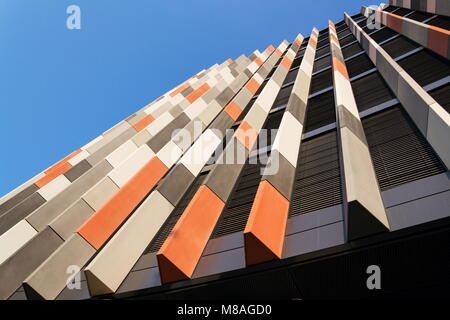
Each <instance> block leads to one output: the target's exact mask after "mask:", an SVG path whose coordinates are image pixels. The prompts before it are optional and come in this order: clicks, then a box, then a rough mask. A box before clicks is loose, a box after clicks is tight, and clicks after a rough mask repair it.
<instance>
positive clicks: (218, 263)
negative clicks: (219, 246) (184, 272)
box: [192, 248, 245, 278]
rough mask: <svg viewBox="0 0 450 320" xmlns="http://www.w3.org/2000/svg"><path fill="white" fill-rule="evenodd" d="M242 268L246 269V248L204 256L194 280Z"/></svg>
mask: <svg viewBox="0 0 450 320" xmlns="http://www.w3.org/2000/svg"><path fill="white" fill-rule="evenodd" d="M241 268H245V251H244V248H238V249H234V250H229V251H224V252H220V253H216V254H211V255H208V256H203V257H202V258H201V259H200V261H199V262H198V265H197V267H196V268H195V271H194V274H193V275H192V278H200V277H205V276H209V275H212V274H218V273H222V272H227V271H231V270H236V269H241Z"/></svg>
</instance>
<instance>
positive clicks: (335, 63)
mask: <svg viewBox="0 0 450 320" xmlns="http://www.w3.org/2000/svg"><path fill="white" fill-rule="evenodd" d="M333 70H334V71H339V72H340V73H341V74H342V75H343V76H344V77H345V78H346V79H347V80H349V77H348V73H347V68H346V67H345V65H344V64H343V63H342V62H341V61H339V59H337V58H335V57H333Z"/></svg>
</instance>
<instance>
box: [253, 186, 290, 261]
mask: <svg viewBox="0 0 450 320" xmlns="http://www.w3.org/2000/svg"><path fill="white" fill-rule="evenodd" d="M288 211H289V201H288V200H287V199H286V198H285V197H284V196H283V195H282V194H281V193H279V192H278V190H277V189H275V188H274V187H273V186H272V185H271V184H270V183H269V182H268V181H261V183H260V184H259V187H258V191H257V192H256V196H255V200H254V202H253V206H252V209H251V211H250V216H249V218H248V221H247V225H246V226H245V230H244V242H245V261H246V264H247V265H251V264H255V263H261V262H264V261H269V260H273V259H278V258H281V253H282V250H283V243H284V235H285V231H286V222H287V217H288Z"/></svg>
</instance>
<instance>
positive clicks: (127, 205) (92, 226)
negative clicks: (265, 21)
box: [24, 58, 249, 299]
mask: <svg viewBox="0 0 450 320" xmlns="http://www.w3.org/2000/svg"><path fill="white" fill-rule="evenodd" d="M248 64H249V60H248V59H247V58H246V59H241V61H240V64H237V65H234V66H233V69H234V68H236V70H242V69H243V68H244V67H245V66H246V65H248ZM234 74H235V75H236V77H234V76H227V77H225V74H224V75H222V76H224V78H226V79H222V80H223V81H222V80H219V81H213V82H212V83H211V82H209V84H208V85H210V86H211V90H207V91H205V92H201V93H200V94H198V96H196V97H194V98H192V99H191V100H190V102H193V103H192V104H191V105H190V106H189V107H187V108H186V110H185V111H184V114H185V115H186V117H187V118H188V119H191V117H195V115H197V114H202V110H204V111H206V110H209V109H214V108H215V107H217V106H219V107H220V106H221V104H222V103H226V102H219V100H220V99H226V96H227V95H229V93H226V92H227V88H228V87H229V86H231V85H232V84H233V83H234V84H236V83H238V82H239V81H241V77H240V75H241V74H242V73H241V72H237V73H234ZM222 76H221V77H220V78H222ZM200 88H201V86H200V87H198V88H197V89H196V90H199V89H200ZM214 88H216V89H219V90H217V91H216V93H214V94H212V97H213V98H214V97H216V98H215V99H213V100H212V101H211V102H210V103H209V104H206V102H205V101H204V99H209V98H205V95H206V94H208V93H210V92H211V91H212V90H214ZM195 92H196V91H195V90H194V91H192V92H191V93H189V94H188V95H187V96H186V97H189V96H190V95H191V94H192V93H195ZM191 97H192V96H191ZM194 100H195V102H194ZM194 119H197V118H194ZM211 120H212V119H211ZM209 121H210V120H209ZM208 124H209V123H203V126H201V128H200V130H201V131H202V130H204V128H205V127H206V126H207V125H208ZM187 125H188V124H187ZM174 129H175V128H174ZM154 139H157V141H160V143H157V144H155V145H152V147H153V148H154V149H155V150H157V151H156V152H153V151H152V149H150V147H149V146H150V145H149V143H150V142H154V141H155V140H154ZM167 139H168V140H167ZM150 142H149V143H147V144H145V145H142V146H141V148H139V149H138V150H136V151H135V152H134V153H133V154H131V156H130V157H128V158H127V160H126V161H125V163H126V164H127V165H126V166H125V167H124V168H121V169H120V170H118V171H117V172H114V170H113V171H112V172H111V176H109V178H110V179H111V180H112V181H113V182H114V183H116V184H117V185H118V187H119V190H117V191H116V192H115V193H114V195H113V196H112V197H111V198H110V199H109V200H107V201H106V203H104V204H103V205H101V206H99V208H98V210H97V211H96V212H95V213H93V214H92V216H91V217H90V218H89V219H88V220H87V221H86V222H85V223H84V224H83V225H82V226H81V227H80V228H78V229H77V230H76V233H75V234H74V235H72V236H71V237H70V238H69V239H68V240H67V241H66V242H65V243H64V244H63V246H61V247H60V248H59V249H58V250H57V251H56V252H55V253H54V254H53V255H52V256H51V257H49V258H48V259H47V260H46V261H45V262H44V263H43V264H41V265H40V266H39V267H38V268H37V269H36V270H35V271H34V272H33V273H32V274H31V275H30V276H29V277H28V278H27V279H26V280H25V282H24V288H25V290H26V292H27V295H30V296H40V297H44V298H46V299H54V298H55V297H56V296H57V295H58V294H59V293H60V292H61V290H62V289H63V288H64V285H65V280H64V277H65V274H64V270H65V269H66V268H67V266H68V265H71V264H75V265H79V266H80V267H83V266H84V265H85V264H86V262H87V261H88V260H89V259H91V258H92V257H93V256H94V255H95V254H96V253H97V251H98V250H99V249H100V248H101V247H102V246H104V245H105V244H106V243H107V242H108V240H109V238H110V237H111V236H112V235H113V234H114V233H115V231H116V229H117V228H118V227H120V225H121V224H122V223H123V222H124V221H125V219H127V217H128V216H129V215H130V214H132V213H133V211H134V209H137V211H136V213H137V212H139V208H140V207H142V206H144V203H146V202H150V203H152V202H153V203H154V202H155V201H157V202H158V205H159V206H160V207H159V208H158V210H162V211H164V210H167V209H168V208H169V207H170V206H169V205H168V203H167V202H164V201H163V199H162V198H161V197H159V198H158V197H157V196H147V194H148V193H149V192H150V191H151V189H152V188H153V186H154V185H155V184H156V183H157V182H158V181H159V180H160V179H161V177H162V176H163V175H164V174H165V173H166V172H167V171H168V170H169V168H170V167H171V166H172V165H173V164H174V162H175V161H176V159H177V158H178V157H179V156H180V155H181V154H182V153H183V150H182V149H181V148H180V147H179V146H177V145H176V144H175V143H174V141H172V140H171V136H170V135H169V136H167V137H163V136H159V135H155V136H154V138H153V139H151V140H150ZM140 150H141V151H142V152H141V151H140ZM146 150H147V151H146ZM148 150H149V151H148ZM134 155H136V157H135V156H134ZM119 168H120V166H119V167H117V169H119ZM139 168H141V169H139ZM113 173H114V174H113ZM101 191H102V189H99V190H98V192H97V194H98V195H97V196H102V194H103V193H102V192H101ZM83 198H84V199H85V201H86V202H88V203H89V204H92V202H91V201H90V200H92V198H91V197H88V195H85V196H83ZM144 199H146V200H144ZM143 200H144V201H143ZM144 208H145V206H144ZM132 220H134V219H131V218H130V219H129V220H128V221H132ZM139 227H145V225H142V224H139ZM142 234H145V232H144V231H142ZM122 244H125V245H126V246H127V245H128V244H127V243H122ZM127 248H128V249H127V250H128V251H129V252H135V251H134V250H135V249H136V248H134V247H133V248H129V247H127ZM109 268H110V265H109ZM48 278H52V279H53V281H52V282H51V283H48V282H47V281H45V279H48ZM91 279H92V278H91ZM91 281H92V280H91Z"/></svg>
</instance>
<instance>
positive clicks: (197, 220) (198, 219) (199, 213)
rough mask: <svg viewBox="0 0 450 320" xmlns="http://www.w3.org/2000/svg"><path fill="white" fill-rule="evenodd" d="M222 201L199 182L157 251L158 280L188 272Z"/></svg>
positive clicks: (184, 275)
mask: <svg viewBox="0 0 450 320" xmlns="http://www.w3.org/2000/svg"><path fill="white" fill-rule="evenodd" d="M224 206H225V204H224V202H223V201H222V200H220V198H219V197H218V196H217V195H216V194H215V193H214V192H213V191H211V190H210V189H209V188H208V187H207V186H206V185H202V186H200V188H199V189H198V190H197V192H196V193H195V195H194V197H193V198H192V200H191V202H189V205H188V206H187V207H186V209H185V210H184V212H183V215H182V216H181V217H180V219H179V220H178V222H177V223H176V225H175V226H174V228H173V230H172V232H171V233H170V234H169V236H168V237H167V239H166V241H164V244H163V245H162V247H161V249H159V251H158V253H157V259H158V265H159V274H160V275H161V282H162V283H167V282H172V281H177V280H182V279H188V278H190V277H191V276H192V274H193V272H194V270H195V267H196V266H197V263H198V261H199V260H200V257H201V255H202V252H203V250H204V249H205V247H206V244H207V243H208V240H209V237H210V236H211V233H212V232H213V230H214V227H215V226H216V223H217V220H218V219H219V217H220V214H221V213H222V210H223V208H224Z"/></svg>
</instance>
